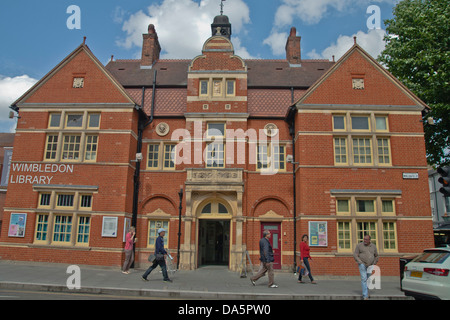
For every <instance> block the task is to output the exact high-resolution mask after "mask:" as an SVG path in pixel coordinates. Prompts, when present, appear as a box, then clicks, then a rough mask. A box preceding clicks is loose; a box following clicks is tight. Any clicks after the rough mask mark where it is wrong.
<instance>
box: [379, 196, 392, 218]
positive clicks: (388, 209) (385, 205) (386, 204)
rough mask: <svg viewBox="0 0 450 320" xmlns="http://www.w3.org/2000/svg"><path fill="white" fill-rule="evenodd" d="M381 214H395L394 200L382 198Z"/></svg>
mask: <svg viewBox="0 0 450 320" xmlns="http://www.w3.org/2000/svg"><path fill="white" fill-rule="evenodd" d="M381 214H382V215H385V216H395V209H394V200H381Z"/></svg>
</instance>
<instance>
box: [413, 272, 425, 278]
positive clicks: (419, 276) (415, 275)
mask: <svg viewBox="0 0 450 320" xmlns="http://www.w3.org/2000/svg"><path fill="white" fill-rule="evenodd" d="M411 277H414V278H422V271H411Z"/></svg>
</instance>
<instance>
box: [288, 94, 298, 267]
mask: <svg viewBox="0 0 450 320" xmlns="http://www.w3.org/2000/svg"><path fill="white" fill-rule="evenodd" d="M291 102H292V104H293V105H292V106H291V108H290V109H291V110H289V115H292V118H291V119H286V121H287V122H288V124H289V134H290V135H291V137H292V190H293V191H292V198H293V200H294V201H293V202H294V206H293V210H294V263H293V265H294V273H296V272H297V259H296V258H297V254H296V250H297V190H296V172H295V165H296V164H297V162H296V161H295V160H296V159H295V114H296V112H295V111H296V108H297V107H296V106H295V105H294V88H293V87H291Z"/></svg>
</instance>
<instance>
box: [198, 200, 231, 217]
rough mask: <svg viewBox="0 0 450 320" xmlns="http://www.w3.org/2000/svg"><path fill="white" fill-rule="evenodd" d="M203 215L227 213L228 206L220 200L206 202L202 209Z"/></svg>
mask: <svg viewBox="0 0 450 320" xmlns="http://www.w3.org/2000/svg"><path fill="white" fill-rule="evenodd" d="M200 213H201V214H202V215H227V214H229V212H228V209H227V207H226V206H225V205H224V204H222V203H220V202H218V201H212V202H208V203H207V204H205V205H204V206H203V208H202V210H201V211H200Z"/></svg>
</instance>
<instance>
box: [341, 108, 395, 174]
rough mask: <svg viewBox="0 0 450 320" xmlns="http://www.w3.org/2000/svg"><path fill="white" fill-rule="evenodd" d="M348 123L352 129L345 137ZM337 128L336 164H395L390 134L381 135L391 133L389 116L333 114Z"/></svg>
mask: <svg viewBox="0 0 450 320" xmlns="http://www.w3.org/2000/svg"><path fill="white" fill-rule="evenodd" d="M346 123H350V127H351V129H350V130H349V131H350V132H349V133H348V135H347V136H342V134H343V133H342V131H346ZM333 131H334V132H336V134H335V136H334V137H333V148H334V164H335V165H346V166H347V165H351V166H391V165H392V163H391V150H390V149H391V147H390V137H388V136H386V134H383V135H384V136H383V137H379V136H378V137H377V134H379V133H381V132H386V133H388V132H389V128H388V118H387V116H384V115H373V114H372V115H370V116H365V115H364V116H360V115H352V114H350V113H348V114H346V115H333ZM339 132H340V133H339ZM368 134H369V135H368ZM338 135H341V136H338ZM363 135H364V136H363Z"/></svg>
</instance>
